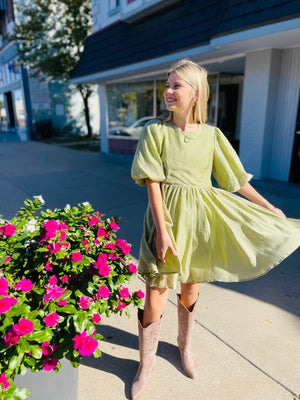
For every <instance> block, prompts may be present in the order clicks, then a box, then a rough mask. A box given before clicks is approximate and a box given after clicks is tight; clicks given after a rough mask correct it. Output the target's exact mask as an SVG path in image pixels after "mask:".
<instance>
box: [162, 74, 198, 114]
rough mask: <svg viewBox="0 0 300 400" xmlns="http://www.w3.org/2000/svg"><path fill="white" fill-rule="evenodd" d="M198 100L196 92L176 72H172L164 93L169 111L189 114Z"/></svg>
mask: <svg viewBox="0 0 300 400" xmlns="http://www.w3.org/2000/svg"><path fill="white" fill-rule="evenodd" d="M196 99H197V97H196V90H195V89H194V88H193V87H192V86H191V85H190V84H189V83H187V82H186V81H184V80H183V79H182V78H180V76H178V75H177V74H176V72H172V73H171V74H170V75H169V78H168V80H167V82H166V88H165V92H164V100H165V103H166V107H167V109H168V110H169V111H173V112H174V113H182V112H184V111H187V112H189V111H190V110H191V109H192V107H193V104H194V102H195V100H196Z"/></svg>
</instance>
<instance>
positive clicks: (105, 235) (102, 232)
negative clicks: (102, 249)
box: [97, 227, 109, 237]
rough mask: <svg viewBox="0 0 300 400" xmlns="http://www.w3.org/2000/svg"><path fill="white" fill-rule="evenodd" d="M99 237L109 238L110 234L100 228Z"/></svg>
mask: <svg viewBox="0 0 300 400" xmlns="http://www.w3.org/2000/svg"><path fill="white" fill-rule="evenodd" d="M97 236H99V237H108V236H109V234H108V233H107V232H106V230H105V229H103V228H101V227H100V228H99V229H98V232H97Z"/></svg>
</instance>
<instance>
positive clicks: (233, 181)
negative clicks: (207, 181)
mask: <svg viewBox="0 0 300 400" xmlns="http://www.w3.org/2000/svg"><path fill="white" fill-rule="evenodd" d="M212 173H213V176H214V177H215V179H216V180H217V182H218V185H219V187H220V188H221V189H225V190H227V191H229V192H236V191H238V190H239V189H240V188H241V187H242V186H244V185H245V184H246V183H247V182H248V181H249V180H250V179H251V178H252V176H253V175H251V174H248V173H247V172H246V171H245V170H244V167H243V165H242V163H241V161H240V159H239V157H238V155H237V154H236V152H235V150H234V149H233V147H232V146H231V144H230V143H229V141H228V139H227V138H226V136H225V135H224V134H223V133H222V132H221V131H220V129H218V128H216V130H215V148H214V156H213V169H212Z"/></svg>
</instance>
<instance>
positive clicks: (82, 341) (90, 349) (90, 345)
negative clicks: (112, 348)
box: [73, 331, 98, 356]
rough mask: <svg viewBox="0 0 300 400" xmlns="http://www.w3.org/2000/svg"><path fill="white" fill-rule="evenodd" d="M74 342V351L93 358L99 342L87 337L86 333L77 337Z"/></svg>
mask: <svg viewBox="0 0 300 400" xmlns="http://www.w3.org/2000/svg"><path fill="white" fill-rule="evenodd" d="M73 342H74V349H75V350H77V351H78V353H79V354H81V355H82V356H91V355H92V354H93V353H94V351H95V350H96V348H97V347H98V342H97V340H95V339H94V338H92V337H91V336H87V334H86V331H83V332H82V333H81V334H79V335H76V336H75V337H74V338H73Z"/></svg>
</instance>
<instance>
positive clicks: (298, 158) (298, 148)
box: [290, 97, 300, 183]
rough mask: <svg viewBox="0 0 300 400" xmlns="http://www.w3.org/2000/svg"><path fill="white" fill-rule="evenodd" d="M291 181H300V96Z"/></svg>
mask: <svg viewBox="0 0 300 400" xmlns="http://www.w3.org/2000/svg"><path fill="white" fill-rule="evenodd" d="M290 182H295V183H300V97H299V104H298V114H297V120H296V130H295V138H294V147H293V154H292V162H291V169H290Z"/></svg>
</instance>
